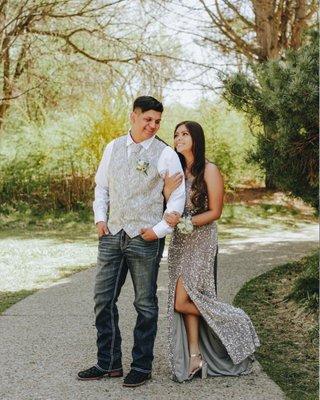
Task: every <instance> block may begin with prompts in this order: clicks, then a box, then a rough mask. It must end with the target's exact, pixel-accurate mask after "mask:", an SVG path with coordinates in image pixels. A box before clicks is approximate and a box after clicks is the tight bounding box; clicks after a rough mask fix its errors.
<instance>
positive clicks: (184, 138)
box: [173, 125, 192, 154]
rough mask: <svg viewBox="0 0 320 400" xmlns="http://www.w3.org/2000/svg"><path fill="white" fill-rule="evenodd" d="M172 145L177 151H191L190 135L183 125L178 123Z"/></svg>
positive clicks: (182, 152) (183, 152)
mask: <svg viewBox="0 0 320 400" xmlns="http://www.w3.org/2000/svg"><path fill="white" fill-rule="evenodd" d="M173 139H174V147H175V149H176V150H177V152H178V153H181V154H185V153H189V152H192V137H191V135H190V133H189V131H188V129H187V127H186V126H185V125H180V126H179V128H178V129H177V130H176V131H175V133H174V136H173Z"/></svg>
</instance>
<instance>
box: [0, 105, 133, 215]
mask: <svg viewBox="0 0 320 400" xmlns="http://www.w3.org/2000/svg"><path fill="white" fill-rule="evenodd" d="M121 109H122V110H125V109H126V107H122V108H121V105H120V104H118V105H117V106H115V105H112V104H110V103H109V102H108V103H107V102H103V104H102V105H101V104H99V103H97V102H96V103H94V102H91V103H90V102H87V103H86V105H85V109H84V107H83V108H82V109H79V110H78V114H76V115H74V116H72V115H69V113H62V112H60V113H53V114H50V113H49V114H48V116H47V120H46V121H45V123H42V124H39V125H36V124H25V125H24V126H22V127H20V132H17V133H16V135H15V140H14V141H12V137H11V135H9V134H8V135H7V138H8V140H7V141H6V140H3V147H4V152H3V154H2V157H1V158H0V202H1V203H6V204H13V205H14V204H15V205H19V204H26V203H27V204H29V205H30V206H31V207H32V208H33V209H36V210H38V212H43V211H45V210H59V209H60V210H82V209H83V208H85V207H91V203H92V197H93V183H94V182H93V178H94V174H95V171H96V169H97V166H98V162H99V161H100V158H101V155H102V151H103V147H104V146H105V144H106V143H108V142H109V141H110V140H112V139H113V138H114V137H115V136H117V135H119V134H120V133H123V132H125V120H126V116H125V115H124V113H123V111H122V112H120V111H119V110H121ZM57 117H58V118H57ZM9 136H10V138H9Z"/></svg>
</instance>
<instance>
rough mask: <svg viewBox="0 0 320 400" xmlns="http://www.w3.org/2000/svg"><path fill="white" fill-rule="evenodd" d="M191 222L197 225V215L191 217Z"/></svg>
mask: <svg viewBox="0 0 320 400" xmlns="http://www.w3.org/2000/svg"><path fill="white" fill-rule="evenodd" d="M191 223H192V225H193V226H197V217H196V216H193V217H191Z"/></svg>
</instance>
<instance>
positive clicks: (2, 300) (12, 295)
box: [0, 290, 36, 315]
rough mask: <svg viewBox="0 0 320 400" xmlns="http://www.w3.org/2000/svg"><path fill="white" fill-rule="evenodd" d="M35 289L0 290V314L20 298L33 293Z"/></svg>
mask: <svg viewBox="0 0 320 400" xmlns="http://www.w3.org/2000/svg"><path fill="white" fill-rule="evenodd" d="M35 292H36V290H20V291H18V292H0V315H1V314H2V313H3V312H4V311H5V310H6V309H7V308H9V307H11V306H13V305H14V304H15V303H17V302H18V301H20V300H23V299H24V298H26V297H27V296H30V295H31V294H33V293H35Z"/></svg>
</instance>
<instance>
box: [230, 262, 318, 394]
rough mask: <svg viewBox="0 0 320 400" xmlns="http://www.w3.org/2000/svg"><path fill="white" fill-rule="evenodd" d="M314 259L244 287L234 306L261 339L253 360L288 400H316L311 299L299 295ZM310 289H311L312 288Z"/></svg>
mask: <svg viewBox="0 0 320 400" xmlns="http://www.w3.org/2000/svg"><path fill="white" fill-rule="evenodd" d="M318 260H319V256H318V255H317V254H315V255H312V256H310V257H306V258H304V259H302V260H301V261H299V262H295V263H289V264H285V265H282V266H280V267H277V268H275V269H273V270H272V271H269V272H267V273H265V274H262V275H260V276H258V277H257V278H255V279H253V280H251V281H250V282H248V283H246V284H245V285H244V287H243V288H242V289H241V290H240V291H239V293H238V294H237V296H236V298H235V301H234V304H235V305H236V306H238V307H241V308H243V309H244V310H245V311H246V312H247V313H248V314H249V315H250V317H251V318H252V321H253V323H254V325H255V327H256V329H257V332H258V335H259V337H260V340H261V347H260V348H259V349H258V350H257V353H256V355H257V359H258V360H259V362H260V363H261V365H262V367H263V369H264V370H265V371H266V372H267V374H268V375H269V376H270V377H271V378H272V379H273V380H274V381H275V382H276V383H277V384H278V385H279V386H280V387H281V388H282V390H283V391H284V392H285V393H286V395H287V396H288V398H290V399H292V400H314V399H318V333H319V330H318V316H317V308H318V307H315V298H314V297H313V298H311V297H310V296H309V298H308V295H306V293H307V292H308V290H309V289H308V288H310V285H308V284H307V285H305V288H306V290H305V291H304V295H305V297H304V299H302V297H301V291H300V293H299V295H298V298H297V299H295V298H294V297H295V296H292V294H293V293H295V292H296V291H297V288H300V289H301V283H299V282H302V281H304V280H305V278H306V276H307V271H308V270H310V269H312V270H313V269H314V267H313V266H314V265H315V264H318ZM312 288H313V286H312Z"/></svg>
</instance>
